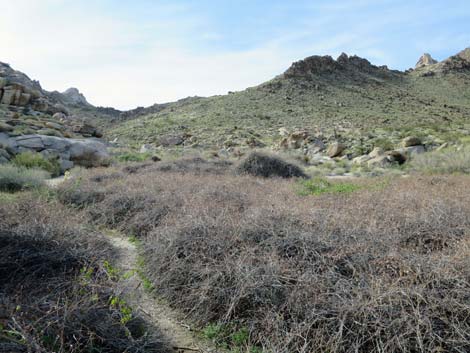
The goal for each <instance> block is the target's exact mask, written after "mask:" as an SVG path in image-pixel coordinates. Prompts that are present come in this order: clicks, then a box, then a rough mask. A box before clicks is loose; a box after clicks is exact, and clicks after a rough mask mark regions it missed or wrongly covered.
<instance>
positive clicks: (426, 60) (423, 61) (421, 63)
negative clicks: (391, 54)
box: [415, 53, 438, 69]
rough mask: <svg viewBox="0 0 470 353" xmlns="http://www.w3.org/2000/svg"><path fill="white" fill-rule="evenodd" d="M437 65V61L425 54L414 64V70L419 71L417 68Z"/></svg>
mask: <svg viewBox="0 0 470 353" xmlns="http://www.w3.org/2000/svg"><path fill="white" fill-rule="evenodd" d="M437 63H438V61H437V60H434V59H433V58H432V56H431V55H430V54H428V53H425V54H423V55H422V56H421V57H420V58H419V60H418V62H417V63H416V66H415V69H419V68H422V67H425V66H429V65H434V64H437Z"/></svg>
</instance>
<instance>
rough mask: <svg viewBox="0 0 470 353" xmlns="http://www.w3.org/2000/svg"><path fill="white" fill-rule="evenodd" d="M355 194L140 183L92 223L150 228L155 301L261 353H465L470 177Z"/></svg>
mask: <svg viewBox="0 0 470 353" xmlns="http://www.w3.org/2000/svg"><path fill="white" fill-rule="evenodd" d="M94 185H95V184H93V183H89V184H87V185H86V186H85V185H84V186H83V189H84V190H87V188H93V187H94ZM361 185H362V189H361V191H360V192H356V193H354V194H324V195H321V196H311V197H302V196H299V195H296V194H295V190H296V185H295V183H294V182H293V181H289V180H280V179H263V180H260V179H256V178H252V177H247V176H233V175H230V174H218V172H216V173H215V174H212V175H211V174H209V173H199V171H197V170H196V171H192V172H186V171H185V172H183V173H180V172H178V173H175V172H164V173H163V172H161V171H155V170H146V172H145V173H143V174H135V175H133V176H132V177H130V178H127V179H126V180H125V182H110V183H109V184H107V185H105V186H106V190H107V191H106V192H107V196H106V198H105V200H104V201H102V202H100V203H98V204H94V205H92V206H91V207H90V208H89V210H90V212H91V214H93V212H96V210H99V209H100V208H102V209H103V210H102V211H100V212H101V214H102V216H100V217H98V218H96V220H98V222H102V221H104V222H107V220H109V219H112V220H114V221H113V222H107V224H108V225H110V226H113V227H114V226H116V227H124V228H126V226H125V225H126V224H128V223H130V222H131V220H134V222H135V223H140V222H141V221H140V220H141V219H142V220H146V219H150V220H151V221H150V222H148V224H147V225H148V226H147V227H145V230H144V231H143V233H144V235H146V237H145V238H143V242H144V243H143V250H142V255H143V256H144V258H145V260H146V267H147V276H148V277H150V278H151V279H152V281H153V283H154V285H155V288H156V290H157V292H158V293H159V294H160V295H162V296H163V297H165V298H166V299H167V300H168V301H169V302H170V304H172V305H173V306H175V307H176V308H178V309H180V310H183V311H184V312H186V313H187V314H188V315H190V316H191V317H192V318H193V319H194V320H195V321H196V322H198V323H199V324H200V325H201V326H204V325H207V324H208V323H219V324H221V325H226V327H227V330H229V331H230V330H231V332H235V331H236V330H238V329H240V328H246V329H248V331H249V336H250V341H251V343H252V344H254V345H257V346H260V347H263V348H265V349H266V350H267V351H272V352H277V353H283V352H285V353H287V352H317V351H320V352H410V353H411V352H413V353H414V352H433V351H434V352H436V351H442V352H465V351H470V296H469V295H468V293H469V292H470V218H469V217H468V215H469V214H470V195H469V194H468V192H467V189H468V185H469V179H468V177H463V176H462V177H455V176H448V177H439V178H433V177H413V178H408V179H404V178H401V179H399V180H395V181H387V180H383V181H382V180H371V181H364V182H362V184H361ZM122 198H124V199H125V200H129V199H130V200H132V201H131V202H130V203H126V202H127V201H126V202H123V201H122V200H123V199H122ZM116 200H121V201H119V202H117V201H116ZM114 202H117V203H118V204H126V205H127V206H126V207H122V208H120V207H115V205H114ZM110 209H115V210H117V211H118V212H116V211H110ZM159 209H164V210H165V212H164V215H163V216H161V217H160V216H159V215H160V212H159ZM108 212H110V214H111V215H112V216H109V215H107V214H108ZM154 212H156V214H154ZM116 214H117V215H119V217H116ZM115 220H117V221H115ZM142 223H146V222H142ZM134 235H135V234H134Z"/></svg>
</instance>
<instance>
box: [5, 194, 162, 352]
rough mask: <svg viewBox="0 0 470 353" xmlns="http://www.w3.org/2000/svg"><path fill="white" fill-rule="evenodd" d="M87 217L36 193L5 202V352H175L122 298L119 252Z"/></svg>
mask: <svg viewBox="0 0 470 353" xmlns="http://www.w3.org/2000/svg"><path fill="white" fill-rule="evenodd" d="M81 223H82V219H81V217H80V216H79V215H78V214H76V212H75V211H74V212H73V213H72V212H69V211H67V210H65V209H64V208H63V207H60V205H57V204H55V203H45V202H43V201H39V200H34V199H32V197H31V198H24V199H22V200H21V201H19V202H18V203H15V204H11V203H10V204H8V205H3V204H2V205H0V253H1V254H2V256H0V318H1V320H0V352H24V353H26V352H64V353H80V352H109V353H112V352H129V353H140V352H149V353H150V352H152V353H158V352H168V350H167V349H164V347H163V344H162V343H161V339H160V338H159V337H156V335H153V334H149V335H146V331H147V324H146V323H145V322H144V321H143V320H142V319H140V318H139V317H138V316H136V315H135V313H133V314H132V317H130V315H129V313H128V310H129V308H128V307H125V306H124V305H121V303H123V302H122V301H117V300H115V299H114V298H116V297H117V295H118V294H117V293H119V292H118V289H117V288H115V287H114V283H113V282H112V281H111V280H110V279H109V276H108V273H107V267H106V264H107V262H106V258H112V257H113V256H114V255H115V254H114V251H113V250H112V249H111V248H110V246H109V245H108V244H107V242H106V240H105V239H104V237H103V236H101V235H100V234H98V233H95V232H93V231H90V229H87V230H85V229H84V228H83V226H82V224H81Z"/></svg>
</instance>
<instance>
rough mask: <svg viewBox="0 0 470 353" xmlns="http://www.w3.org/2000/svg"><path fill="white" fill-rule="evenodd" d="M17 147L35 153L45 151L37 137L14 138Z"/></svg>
mask: <svg viewBox="0 0 470 353" xmlns="http://www.w3.org/2000/svg"><path fill="white" fill-rule="evenodd" d="M16 143H17V145H18V147H20V148H21V147H22V148H25V149H31V150H35V151H38V152H39V151H42V150H43V149H45V146H44V143H43V142H42V139H41V137H40V136H39V135H24V136H20V137H17V138H16Z"/></svg>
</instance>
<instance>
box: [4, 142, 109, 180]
mask: <svg viewBox="0 0 470 353" xmlns="http://www.w3.org/2000/svg"><path fill="white" fill-rule="evenodd" d="M0 149H2V150H4V151H7V152H8V154H9V155H10V156H14V155H16V154H19V153H22V152H27V151H33V152H38V153H41V154H42V155H44V156H45V157H46V158H52V159H58V160H59V161H60V164H61V167H62V171H65V170H68V169H70V168H72V167H73V166H75V165H77V166H82V167H99V166H105V165H108V164H109V158H110V156H109V154H108V152H107V149H106V146H105V145H104V144H103V143H101V142H99V141H96V140H92V139H83V140H79V139H67V138H61V137H55V136H44V135H22V136H17V137H11V136H9V135H8V134H6V133H0ZM2 156H3V155H2ZM3 157H5V156H3Z"/></svg>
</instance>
